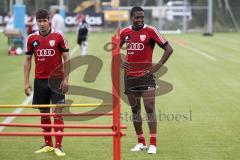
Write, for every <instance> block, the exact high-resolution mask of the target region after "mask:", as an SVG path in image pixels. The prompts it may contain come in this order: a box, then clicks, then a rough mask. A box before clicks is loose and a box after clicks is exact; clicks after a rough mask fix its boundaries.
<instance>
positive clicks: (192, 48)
mask: <svg viewBox="0 0 240 160" xmlns="http://www.w3.org/2000/svg"><path fill="white" fill-rule="evenodd" d="M185 48H188V49H190V50H192V51H194V52H196V53H198V54H200V55H202V56H204V57H207V58H209V59H211V60H213V61H216V60H217V59H216V58H215V57H213V56H210V55H209V54H207V53H205V52H203V51H201V50H199V49H197V48H194V47H191V46H185Z"/></svg>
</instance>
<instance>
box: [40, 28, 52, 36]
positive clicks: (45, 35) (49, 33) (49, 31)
mask: <svg viewBox="0 0 240 160" xmlns="http://www.w3.org/2000/svg"><path fill="white" fill-rule="evenodd" d="M51 32H52V30H51V29H50V31H49V32H48V33H47V34H46V35H45V36H44V35H42V34H41V33H40V31H39V35H41V36H43V37H47V36H48V35H49V34H50V33H51Z"/></svg>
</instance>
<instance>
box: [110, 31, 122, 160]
mask: <svg viewBox="0 0 240 160" xmlns="http://www.w3.org/2000/svg"><path fill="white" fill-rule="evenodd" d="M119 36H120V29H117V31H116V34H115V35H114V36H113V37H112V97H113V132H116V135H115V136H113V160H121V136H122V135H121V130H120V123H121V122H120V47H119V46H120V37H119Z"/></svg>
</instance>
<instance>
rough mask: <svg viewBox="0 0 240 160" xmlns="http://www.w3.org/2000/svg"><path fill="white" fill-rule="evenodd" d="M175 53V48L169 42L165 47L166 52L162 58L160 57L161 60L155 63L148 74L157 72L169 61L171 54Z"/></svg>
mask: <svg viewBox="0 0 240 160" xmlns="http://www.w3.org/2000/svg"><path fill="white" fill-rule="evenodd" d="M172 53H173V48H172V46H171V45H170V44H169V43H168V44H167V45H166V46H165V47H164V53H163V56H162V58H161V59H160V61H159V62H158V63H157V64H155V65H154V66H153V67H152V68H150V69H149V70H148V71H147V74H153V73H155V72H157V71H158V70H159V69H160V68H161V66H162V65H163V64H164V63H166V62H167V60H168V58H169V57H170V56H171V54H172Z"/></svg>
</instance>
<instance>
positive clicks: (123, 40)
mask: <svg viewBox="0 0 240 160" xmlns="http://www.w3.org/2000/svg"><path fill="white" fill-rule="evenodd" d="M125 42H126V28H124V29H122V30H121V32H120V47H122V45H123V44H124V43H125Z"/></svg>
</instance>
